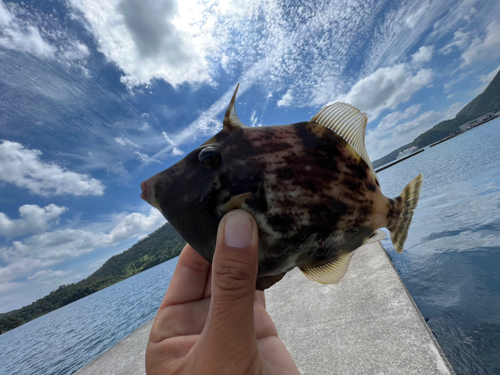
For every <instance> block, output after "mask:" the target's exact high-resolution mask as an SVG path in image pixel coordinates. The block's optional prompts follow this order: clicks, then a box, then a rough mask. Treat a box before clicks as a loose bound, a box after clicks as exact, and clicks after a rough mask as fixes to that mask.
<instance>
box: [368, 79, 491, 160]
mask: <svg viewBox="0 0 500 375" xmlns="http://www.w3.org/2000/svg"><path fill="white" fill-rule="evenodd" d="M498 111H500V71H499V72H498V73H497V75H496V76H495V78H493V80H492V81H491V82H490V84H489V85H488V87H487V88H486V90H484V91H483V92H482V93H481V94H479V95H478V96H476V97H475V98H474V99H473V100H472V101H471V102H470V103H469V104H467V105H466V106H465V107H464V108H462V110H461V111H460V112H458V113H457V115H456V116H455V118H454V119H451V120H445V121H442V122H440V123H439V124H437V125H435V126H434V127H432V128H431V129H429V130H427V131H426V132H425V133H422V134H420V135H419V136H418V137H417V138H415V139H414V140H413V142H412V143H410V144H407V145H405V146H402V147H400V148H399V149H397V150H395V151H393V152H391V153H390V154H388V155H386V156H384V157H383V158H380V159H378V160H375V161H374V162H373V163H372V164H373V167H374V168H377V167H379V166H381V165H384V164H387V163H389V162H391V161H393V160H396V157H397V156H398V153H399V151H401V150H404V149H406V148H408V147H409V146H412V145H414V146H418V147H419V148H423V147H425V146H428V145H430V144H432V143H434V142H437V141H439V140H441V139H443V138H445V137H447V136H449V135H450V134H453V133H456V132H457V131H459V130H460V125H463V124H465V123H467V122H469V121H472V120H474V119H476V118H478V117H480V116H482V115H485V114H487V113H489V112H498Z"/></svg>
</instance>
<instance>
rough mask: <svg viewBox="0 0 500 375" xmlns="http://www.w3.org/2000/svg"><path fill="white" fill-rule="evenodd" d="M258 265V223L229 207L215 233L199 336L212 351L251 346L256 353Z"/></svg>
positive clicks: (220, 351) (240, 348)
mask: <svg viewBox="0 0 500 375" xmlns="http://www.w3.org/2000/svg"><path fill="white" fill-rule="evenodd" d="M257 267H258V228H257V224H256V223H255V220H254V219H253V218H252V216H251V215H250V214H248V213H247V212H245V211H242V210H234V211H231V212H230V213H228V214H227V215H226V216H225V217H224V218H223V219H222V220H221V223H220V225H219V230H218V233H217V245H216V249H215V254H214V260H213V264H212V298H211V305H210V311H209V314H208V319H207V325H206V326H205V330H204V331H203V333H202V337H201V339H200V340H201V341H202V342H203V341H206V343H207V344H209V345H208V346H209V347H210V349H211V352H213V353H214V355H219V354H220V353H227V351H228V350H230V351H233V350H234V351H237V352H243V353H245V351H247V350H251V349H254V350H255V353H256V350H257V345H256V340H255V333H254V321H253V304H254V291H255V282H256V278H257ZM228 343H230V344H228ZM252 343H253V348H252V347H251V345H252ZM247 354H250V353H248V351H247ZM244 355H245V354H244ZM236 357H238V356H236ZM232 358H235V356H232Z"/></svg>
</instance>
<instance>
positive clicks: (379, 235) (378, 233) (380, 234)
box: [363, 229, 385, 245]
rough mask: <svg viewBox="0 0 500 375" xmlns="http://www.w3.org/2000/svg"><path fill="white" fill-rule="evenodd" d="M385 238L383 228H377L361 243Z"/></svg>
mask: <svg viewBox="0 0 500 375" xmlns="http://www.w3.org/2000/svg"><path fill="white" fill-rule="evenodd" d="M384 238H385V232H384V231H383V230H380V229H377V230H376V231H375V233H373V234H372V235H371V236H370V237H369V238H367V239H366V240H364V241H363V245H367V244H369V243H374V242H377V241H380V240H383V239H384Z"/></svg>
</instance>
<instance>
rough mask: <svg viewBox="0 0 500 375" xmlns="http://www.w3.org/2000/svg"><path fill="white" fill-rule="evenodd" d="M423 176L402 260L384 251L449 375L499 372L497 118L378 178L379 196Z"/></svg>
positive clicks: (499, 166)
mask: <svg viewBox="0 0 500 375" xmlns="http://www.w3.org/2000/svg"><path fill="white" fill-rule="evenodd" d="M419 173H422V174H423V175H424V183H423V186H422V191H421V195H420V201H419V204H418V207H417V209H416V211H415V216H414V217H413V221H412V224H411V227H410V231H409V236H408V239H407V241H406V244H405V250H404V252H403V254H398V253H397V252H396V251H395V250H394V248H393V246H392V244H391V242H390V240H389V239H386V240H384V241H382V244H383V245H384V247H385V248H386V249H387V251H388V252H389V255H390V257H391V259H392V260H393V263H394V265H395V266H396V269H397V270H398V272H399V274H400V275H401V278H402V279H403V281H404V283H405V285H406V287H407V288H408V290H409V292H410V294H411V295H412V297H413V299H414V300H415V303H416V304H417V306H418V308H419V309H420V312H421V313H422V315H423V316H424V317H425V318H426V320H427V324H428V325H429V327H430V329H431V330H432V332H433V333H434V335H435V336H436V338H437V340H438V342H439V344H440V345H441V348H442V349H443V351H444V353H445V354H446V356H447V358H448V360H449V361H450V363H451V365H452V366H453V368H454V370H455V371H456V373H457V374H474V375H476V374H477V375H479V374H500V119H496V120H493V121H490V122H488V123H486V124H484V125H481V126H479V127H477V128H475V129H472V130H470V131H468V132H466V133H464V134H462V135H460V136H458V137H455V138H452V139H450V140H448V141H446V142H444V143H441V144H439V145H436V146H434V147H430V148H426V149H425V151H424V152H422V153H420V154H418V155H416V156H414V157H412V158H410V159H408V160H405V161H404V162H401V163H399V164H397V165H395V166H393V167H390V168H388V169H386V170H384V171H382V172H380V173H379V174H378V176H379V179H380V184H381V186H382V190H383V192H384V194H385V195H386V196H389V197H395V196H397V195H399V193H400V192H401V190H402V189H403V188H404V186H405V185H406V183H407V182H409V181H411V179H413V178H414V177H415V176H416V175H418V174H419Z"/></svg>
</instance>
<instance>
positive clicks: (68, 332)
mask: <svg viewBox="0 0 500 375" xmlns="http://www.w3.org/2000/svg"><path fill="white" fill-rule="evenodd" d="M177 259H178V258H174V259H171V260H169V261H167V262H165V263H162V264H159V265H158V266H156V267H153V268H151V269H149V270H146V271H144V272H141V273H139V274H137V275H135V276H132V277H130V278H128V279H126V280H123V281H121V282H119V283H117V284H115V285H112V286H110V287H108V288H106V289H103V290H101V291H99V292H96V293H94V294H91V295H89V296H87V297H85V298H82V299H80V300H78V301H76V302H73V303H71V304H69V305H67V306H64V307H61V308H60V309H58V310H55V311H52V312H51V313H48V314H46V315H44V316H41V317H40V318H38V319H35V320H32V321H30V322H28V323H26V324H23V325H22V326H20V327H18V328H16V329H13V330H12V331H9V332H6V333H4V334H3V335H0V374H2V375H3V374H8V375H14V374H23V375H24V374H37V375H39V374H40V375H42V374H43V375H46V374H47V375H48V374H72V373H74V372H75V371H77V370H78V369H79V368H81V367H83V366H84V365H85V364H87V363H88V362H90V361H91V360H92V359H94V358H95V357H97V356H98V355H99V354H101V353H102V352H104V351H105V350H106V349H109V348H110V347H111V346H113V345H115V344H116V343H117V342H118V341H120V340H121V339H123V338H124V337H125V336H127V335H128V334H129V333H131V332H132V331H134V330H135V329H136V328H138V327H140V326H141V325H143V324H144V323H145V322H147V321H148V320H149V319H151V318H152V317H154V316H155V314H156V310H157V309H158V306H159V305H160V302H161V300H162V299H163V296H164V295H165V291H166V290H167V287H168V284H169V283H170V279H171V278H172V275H173V272H174V269H175V265H176V264H177Z"/></svg>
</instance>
